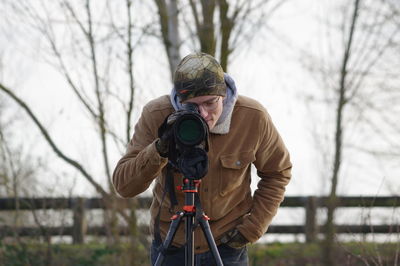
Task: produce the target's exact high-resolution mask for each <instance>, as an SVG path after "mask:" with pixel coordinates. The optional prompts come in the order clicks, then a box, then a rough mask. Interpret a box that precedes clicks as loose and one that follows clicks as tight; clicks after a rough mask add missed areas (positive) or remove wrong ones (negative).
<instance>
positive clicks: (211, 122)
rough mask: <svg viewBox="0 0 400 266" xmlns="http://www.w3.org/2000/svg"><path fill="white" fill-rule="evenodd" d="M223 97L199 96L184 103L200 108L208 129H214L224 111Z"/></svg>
mask: <svg viewBox="0 0 400 266" xmlns="http://www.w3.org/2000/svg"><path fill="white" fill-rule="evenodd" d="M222 101H223V97H222V96H215V95H205V96H197V97H194V98H191V99H189V100H187V101H185V102H184V103H194V104H197V106H198V107H199V111H200V115H201V116H202V117H203V118H204V120H206V122H207V124H208V127H209V128H210V130H211V129H213V128H214V126H215V124H216V123H217V121H218V119H219V117H220V116H221V114H222V109H223V104H222Z"/></svg>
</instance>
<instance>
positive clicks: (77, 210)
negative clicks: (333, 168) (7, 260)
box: [0, 197, 400, 243]
mask: <svg viewBox="0 0 400 266" xmlns="http://www.w3.org/2000/svg"><path fill="white" fill-rule="evenodd" d="M118 200H119V201H120V202H119V203H118V204H124V205H123V206H126V207H128V206H129V204H131V201H132V200H128V199H118ZM150 201H151V199H150V198H138V201H137V203H136V204H138V208H140V209H148V208H149V206H150ZM326 205H327V198H326V197H286V198H285V200H284V201H283V202H282V205H281V207H282V208H299V207H300V208H304V209H305V221H304V223H303V224H302V225H275V224H274V225H271V226H270V227H269V229H268V233H269V234H305V237H306V241H308V242H312V241H315V240H316V238H317V234H318V233H321V232H323V231H324V228H323V227H320V226H319V225H318V224H317V209H318V208H324V207H326ZM337 207H338V208H347V207H358V208H374V207H384V208H397V207H400V197H338V201H337ZM94 209H105V204H104V203H103V200H102V199H101V198H19V199H14V198H0V218H1V216H2V214H3V213H4V211H16V210H21V211H22V210H25V211H26V210H30V211H35V210H70V211H72V212H73V223H72V226H63V225H60V226H55V227H43V226H39V227H38V226H36V227H18V228H16V227H15V226H7V225H1V224H0V237H13V236H15V235H16V234H17V235H18V236H50V237H51V236H72V239H73V242H74V243H82V242H84V239H85V236H86V235H97V236H104V235H106V233H107V232H106V228H105V227H104V226H88V225H87V220H86V217H87V215H86V212H87V211H88V210H94ZM0 222H1V219H0ZM336 230H337V233H351V234H368V233H383V234H393V233H399V230H400V225H399V224H380V225H370V224H364V225H352V224H345V225H337V227H336ZM119 232H120V234H121V235H126V234H128V230H127V228H124V227H123V228H120V230H119Z"/></svg>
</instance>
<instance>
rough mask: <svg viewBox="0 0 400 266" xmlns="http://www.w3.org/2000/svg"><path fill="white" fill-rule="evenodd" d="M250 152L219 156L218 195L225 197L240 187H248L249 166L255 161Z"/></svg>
mask: <svg viewBox="0 0 400 266" xmlns="http://www.w3.org/2000/svg"><path fill="white" fill-rule="evenodd" d="M255 159H256V158H255V156H254V153H253V152H252V151H247V152H240V153H234V154H227V155H221V157H220V162H221V171H220V178H219V180H220V184H219V191H220V192H219V193H220V195H221V196H225V195H226V194H227V193H229V192H230V191H232V190H234V189H235V188H237V187H239V186H240V185H247V186H250V168H251V167H250V165H251V163H252V162H254V161H255Z"/></svg>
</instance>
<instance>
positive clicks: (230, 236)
mask: <svg viewBox="0 0 400 266" xmlns="http://www.w3.org/2000/svg"><path fill="white" fill-rule="evenodd" d="M221 242H222V243H224V244H226V245H228V246H230V247H231V248H242V247H244V246H246V245H247V244H248V243H249V241H248V240H247V239H246V238H245V237H244V236H243V235H242V233H240V232H239V231H238V230H237V229H236V228H235V229H233V230H231V231H229V232H228V233H226V234H225V235H224V237H222V239H221Z"/></svg>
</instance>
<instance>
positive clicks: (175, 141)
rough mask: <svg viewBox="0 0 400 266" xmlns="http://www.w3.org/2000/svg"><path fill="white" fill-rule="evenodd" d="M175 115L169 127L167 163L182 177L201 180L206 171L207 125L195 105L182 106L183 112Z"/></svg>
mask: <svg viewBox="0 0 400 266" xmlns="http://www.w3.org/2000/svg"><path fill="white" fill-rule="evenodd" d="M175 115H176V118H175V121H174V122H173V124H172V125H171V126H172V129H171V130H172V134H171V139H170V145H169V151H168V159H169V163H171V164H172V165H173V166H174V168H176V169H177V170H178V171H179V172H180V173H182V174H183V175H184V177H186V178H189V179H201V178H202V177H204V176H205V175H206V174H207V171H208V156H207V151H208V135H209V129H208V125H207V123H206V121H205V120H204V119H203V117H201V115H200V113H199V110H198V106H197V105H196V104H192V103H187V104H183V110H181V111H178V112H177V113H175Z"/></svg>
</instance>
